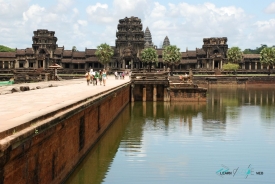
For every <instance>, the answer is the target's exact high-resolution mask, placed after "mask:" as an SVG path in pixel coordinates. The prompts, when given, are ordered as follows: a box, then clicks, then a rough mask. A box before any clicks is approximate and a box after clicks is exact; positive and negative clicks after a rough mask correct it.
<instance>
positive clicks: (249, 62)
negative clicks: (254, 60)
mask: <svg viewBox="0 0 275 184" xmlns="http://www.w3.org/2000/svg"><path fill="white" fill-rule="evenodd" d="M249 70H251V61H250V62H249Z"/></svg>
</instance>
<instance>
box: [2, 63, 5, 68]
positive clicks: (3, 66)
mask: <svg viewBox="0 0 275 184" xmlns="http://www.w3.org/2000/svg"><path fill="white" fill-rule="evenodd" d="M2 63H3V65H2V68H3V69H4V68H5V61H2Z"/></svg>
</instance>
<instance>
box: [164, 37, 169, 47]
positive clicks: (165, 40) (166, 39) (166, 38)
mask: <svg viewBox="0 0 275 184" xmlns="http://www.w3.org/2000/svg"><path fill="white" fill-rule="evenodd" d="M169 45H170V41H169V38H168V36H166V37H165V38H164V41H163V44H162V48H165V47H167V46H169Z"/></svg>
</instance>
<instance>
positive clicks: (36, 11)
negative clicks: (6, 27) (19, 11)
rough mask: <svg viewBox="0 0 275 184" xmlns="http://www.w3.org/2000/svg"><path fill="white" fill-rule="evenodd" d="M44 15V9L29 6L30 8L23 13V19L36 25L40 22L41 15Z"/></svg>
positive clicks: (37, 6)
mask: <svg viewBox="0 0 275 184" xmlns="http://www.w3.org/2000/svg"><path fill="white" fill-rule="evenodd" d="M44 13H45V8H43V7H40V6H39V5H31V6H30V8H29V9H28V10H27V11H26V12H23V19H24V20H25V21H28V20H29V19H32V20H36V21H37V22H36V23H39V22H40V21H41V15H43V14H44Z"/></svg>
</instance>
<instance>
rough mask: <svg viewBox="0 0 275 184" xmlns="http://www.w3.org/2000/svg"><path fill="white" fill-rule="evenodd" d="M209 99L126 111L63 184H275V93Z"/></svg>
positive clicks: (221, 94)
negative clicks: (200, 101)
mask: <svg viewBox="0 0 275 184" xmlns="http://www.w3.org/2000/svg"><path fill="white" fill-rule="evenodd" d="M207 97H208V100H207V102H204V103H164V102H157V103H153V102H147V103H143V102H134V103H131V104H129V105H128V106H127V107H126V108H125V110H124V111H123V112H122V113H121V114H120V115H119V117H118V118H117V119H116V121H115V122H114V123H113V125H112V126H111V127H110V129H108V131H107V132H106V134H105V135H104V136H103V137H102V138H101V139H100V141H99V142H98V143H97V144H96V146H95V147H93V149H92V150H91V151H90V153H89V154H88V155H87V157H86V158H85V159H84V160H83V162H82V163H81V164H80V165H79V167H78V168H77V169H76V170H75V172H74V173H73V174H72V175H71V176H70V178H69V179H68V180H67V182H66V183H67V184H90V183H91V184H97V183H108V184H132V183H138V184H139V183H148V184H167V183H170V184H177V183H191V184H193V183H194V184H195V183H212V184H214V183H257V184H258V183H265V184H266V183H274V182H275V156H274V155H275V88H263V87H259V88H244V87H243V88H242V87H238V88H237V87H235V88H234V87H233V88H231V87H228V88H211V89H209V91H208V95H207Z"/></svg>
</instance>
